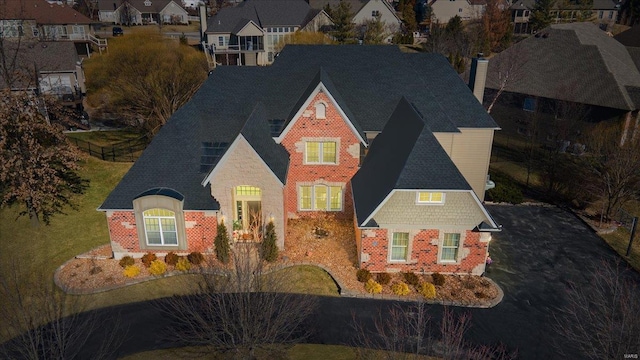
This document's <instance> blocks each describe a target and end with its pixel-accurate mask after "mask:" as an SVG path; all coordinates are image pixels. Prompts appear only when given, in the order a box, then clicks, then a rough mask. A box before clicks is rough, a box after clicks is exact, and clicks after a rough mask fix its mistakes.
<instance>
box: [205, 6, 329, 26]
mask: <svg viewBox="0 0 640 360" xmlns="http://www.w3.org/2000/svg"><path fill="white" fill-rule="evenodd" d="M310 13H313V14H314V15H317V14H316V13H315V11H314V10H313V9H312V8H311V7H310V6H309V4H308V3H307V2H306V1H304V0H247V1H244V2H241V3H240V4H238V5H237V6H235V7H226V8H222V9H220V11H218V13H217V14H216V15H215V16H213V17H211V18H209V19H208V20H207V30H206V31H205V32H206V33H233V31H234V29H237V28H238V26H240V28H242V26H244V25H245V24H246V22H247V21H246V20H251V21H253V22H254V23H255V24H256V25H258V26H259V27H261V28H263V29H264V28H266V27H270V26H299V27H302V26H304V25H306V24H307V22H308V21H309V20H310V19H312V18H313V17H310Z"/></svg>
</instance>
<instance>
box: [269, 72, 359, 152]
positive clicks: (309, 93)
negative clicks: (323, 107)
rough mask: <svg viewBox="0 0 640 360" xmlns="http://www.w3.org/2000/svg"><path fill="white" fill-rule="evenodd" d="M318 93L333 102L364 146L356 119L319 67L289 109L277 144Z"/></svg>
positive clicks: (327, 75)
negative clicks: (321, 93) (323, 94)
mask: <svg viewBox="0 0 640 360" xmlns="http://www.w3.org/2000/svg"><path fill="white" fill-rule="evenodd" d="M320 91H324V92H325V93H326V95H327V96H328V97H329V98H330V99H331V100H333V102H334V104H333V105H334V106H336V107H337V108H338V111H340V112H341V115H342V116H343V118H344V120H345V121H346V122H347V124H348V125H349V127H351V129H352V130H353V132H354V133H355V135H356V136H357V137H359V138H360V141H361V142H362V143H363V144H366V143H367V142H366V140H365V139H366V138H367V137H366V135H365V133H364V131H363V130H362V127H361V126H360V124H358V122H357V121H356V117H355V116H354V115H353V113H352V112H351V110H349V107H348V106H347V103H346V101H345V100H344V99H343V97H342V95H340V92H339V91H338V89H337V88H336V86H335V85H334V84H333V81H331V78H329V74H327V72H326V71H325V70H324V68H323V67H320V70H319V71H318V73H317V74H316V76H315V77H314V78H313V79H312V80H311V82H310V83H309V85H308V86H307V88H306V90H305V91H304V92H303V93H302V95H301V96H300V97H299V98H298V101H297V102H296V104H295V105H294V107H293V108H292V109H291V113H290V114H289V116H288V117H287V119H286V121H285V124H284V128H283V131H282V133H280V135H279V136H278V142H280V141H282V139H283V138H284V137H285V135H286V134H287V132H288V131H289V129H291V127H293V124H294V123H295V121H296V120H297V119H298V118H299V117H300V116H301V115H302V112H303V111H304V110H305V109H306V108H307V107H308V106H309V104H310V103H311V100H313V98H314V97H315V96H316V94H318V93H319V92H320Z"/></svg>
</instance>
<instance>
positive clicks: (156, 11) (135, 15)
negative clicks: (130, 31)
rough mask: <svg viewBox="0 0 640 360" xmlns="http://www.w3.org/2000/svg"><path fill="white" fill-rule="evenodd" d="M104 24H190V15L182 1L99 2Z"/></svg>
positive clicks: (133, 0)
mask: <svg viewBox="0 0 640 360" xmlns="http://www.w3.org/2000/svg"><path fill="white" fill-rule="evenodd" d="M97 2H98V18H99V19H100V21H102V22H109V23H114V24H123V25H146V24H188V23H189V14H188V13H187V11H186V10H185V9H184V8H183V7H182V2H181V1H174V0H97Z"/></svg>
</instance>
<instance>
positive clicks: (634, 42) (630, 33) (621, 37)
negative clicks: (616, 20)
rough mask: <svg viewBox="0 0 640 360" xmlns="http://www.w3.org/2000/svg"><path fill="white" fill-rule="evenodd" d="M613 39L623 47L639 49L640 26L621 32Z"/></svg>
mask: <svg viewBox="0 0 640 360" xmlns="http://www.w3.org/2000/svg"><path fill="white" fill-rule="evenodd" d="M613 38H614V39H616V40H618V42H619V43H621V44H622V45H624V46H631V47H637V48H640V24H638V25H635V26H632V27H631V28H630V29H628V30H626V31H623V32H621V33H620V34H618V35H616V36H614V37H613Z"/></svg>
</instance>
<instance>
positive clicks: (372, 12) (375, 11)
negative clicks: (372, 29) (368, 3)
mask: <svg viewBox="0 0 640 360" xmlns="http://www.w3.org/2000/svg"><path fill="white" fill-rule="evenodd" d="M371 16H373V17H378V16H380V11H378V10H373V11H371Z"/></svg>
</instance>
